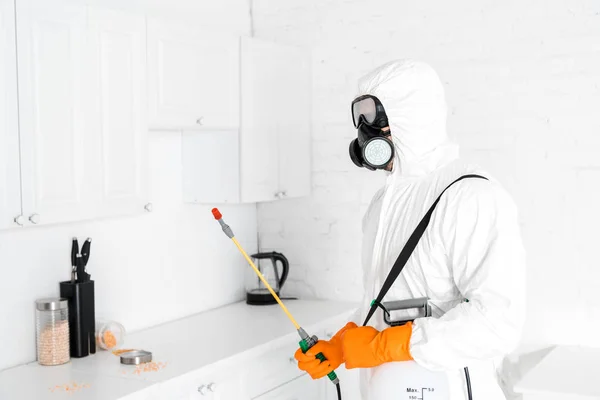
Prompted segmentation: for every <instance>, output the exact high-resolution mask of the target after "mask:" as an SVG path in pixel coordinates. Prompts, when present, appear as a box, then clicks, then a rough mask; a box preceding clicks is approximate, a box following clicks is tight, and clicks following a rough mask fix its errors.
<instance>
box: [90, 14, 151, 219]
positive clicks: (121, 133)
mask: <svg viewBox="0 0 600 400" xmlns="http://www.w3.org/2000/svg"><path fill="white" fill-rule="evenodd" d="M145 31H146V23H145V19H144V17H143V16H137V15H131V14H127V13H121V12H117V11H108V10H102V9H90V12H89V35H90V40H89V46H90V48H91V49H92V50H93V52H92V55H91V62H90V70H91V72H92V74H93V77H92V78H91V82H92V84H93V88H92V93H95V94H96V95H95V96H93V98H92V99H93V100H94V101H93V106H92V121H94V123H93V125H92V126H91V127H90V133H91V137H90V138H89V140H90V142H91V143H92V144H93V148H94V149H96V151H94V152H93V155H92V157H93V165H92V166H91V167H90V175H91V176H90V179H92V180H93V181H94V182H95V185H94V190H95V192H94V199H96V200H97V201H98V206H97V207H98V208H97V209H96V215H97V216H114V215H121V214H133V213H136V212H143V210H144V206H145V204H146V202H147V197H148V182H147V180H148V173H147V153H148V138H147V135H148V133H147V130H148V128H147V114H148V113H147V97H146V35H145Z"/></svg>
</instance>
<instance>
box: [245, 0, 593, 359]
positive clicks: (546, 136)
mask: <svg viewBox="0 0 600 400" xmlns="http://www.w3.org/2000/svg"><path fill="white" fill-rule="evenodd" d="M253 14H254V17H255V22H254V25H255V32H256V36H257V37H260V38H266V39H271V40H276V41H279V42H282V43H290V44H296V45H301V46H306V47H310V48H311V49H312V55H313V92H314V107H313V175H312V177H313V194H312V196H311V197H310V198H307V199H300V200H290V201H285V202H280V203H271V204H266V205H260V206H259V211H258V216H259V233H260V242H261V246H262V247H263V248H276V249H279V250H281V251H282V252H283V253H285V254H286V255H287V256H288V257H289V259H290V260H291V262H292V264H293V265H292V270H291V277H290V284H289V285H290V286H289V288H288V289H289V291H291V292H294V293H296V294H301V295H305V296H317V297H325V298H335V299H348V300H360V298H361V297H360V296H361V293H362V288H361V270H360V266H359V263H360V238H361V231H360V220H361V218H362V215H363V212H364V210H365V208H366V206H367V204H368V202H369V201H370V198H371V196H372V195H373V193H374V192H375V190H376V189H377V188H378V187H379V186H380V185H382V183H383V177H382V176H381V174H377V173H372V172H369V171H365V170H359V169H358V168H356V167H355V166H354V165H353V164H352V162H351V161H350V159H349V157H348V144H349V141H350V140H351V139H352V138H354V137H355V135H356V132H355V130H354V129H353V127H352V124H351V120H350V115H349V105H350V101H351V100H352V99H353V97H354V95H355V90H356V82H357V80H358V78H359V77H360V76H361V75H363V74H365V73H366V72H368V71H369V70H370V69H372V68H373V67H375V66H377V65H379V64H381V63H383V62H386V61H389V60H391V59H395V58H405V57H410V58H416V59H420V60H423V61H426V62H429V63H430V64H432V65H433V66H434V68H435V69H436V70H437V71H438V73H439V74H440V76H441V78H442V81H443V82H444V84H445V86H446V89H447V99H448V103H449V106H450V113H449V131H450V132H451V134H453V135H455V137H456V139H457V140H458V142H459V143H460V144H461V145H462V154H463V155H464V156H465V157H467V158H470V159H472V160H475V161H476V162H478V163H480V164H481V165H482V166H484V167H485V168H486V169H488V170H489V171H490V172H491V173H493V174H494V175H495V176H496V177H497V178H498V179H499V180H500V181H501V182H503V184H504V185H505V186H506V187H507V189H508V190H509V191H510V192H511V193H512V194H513V196H514V198H515V199H516V201H517V203H518V205H519V208H520V211H521V219H522V228H523V232H524V240H525V244H526V247H527V250H528V286H529V304H528V312H529V319H528V324H527V327H526V332H525V336H524V341H523V348H522V350H525V349H526V348H537V347H543V346H545V345H547V344H553V343H571V344H582V345H590V346H598V337H600V296H598V287H599V284H600V261H598V260H599V259H600V258H599V256H598V253H597V249H598V243H599V241H600V236H599V235H598V228H597V227H598V226H599V225H600V157H599V155H600V2H598V1H594V0H579V1H576V0H572V1H571V0H552V1H539V0H526V1H523V0H519V1H516V0H510V1H502V2H496V1H491V0H486V1H479V0H460V1H451V2H450V1H443V0H432V1H397V0H380V1H368V2H367V1H359V0H345V1H317V0H289V1H286V2H281V1H279V0H255V1H254V10H253Z"/></svg>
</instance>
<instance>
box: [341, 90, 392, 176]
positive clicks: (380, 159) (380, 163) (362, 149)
mask: <svg viewBox="0 0 600 400" xmlns="http://www.w3.org/2000/svg"><path fill="white" fill-rule="evenodd" d="M351 110H352V121H353V122H354V127H355V128H356V129H357V132H358V138H357V139H354V140H353V141H352V142H350V158H351V159H352V162H354V164H356V166H357V167H361V168H362V167H365V168H367V169H370V170H371V171H374V170H376V169H385V168H386V167H387V166H388V164H389V163H390V161H392V159H393V158H394V145H393V143H392V141H391V140H390V139H388V138H387V137H386V136H389V135H390V131H389V125H390V124H389V122H388V118H387V115H386V113H385V109H384V108H383V104H381V101H379V99H378V98H377V97H375V96H372V95H370V94H367V95H364V96H360V97H357V98H356V99H354V101H352V106H351ZM383 128H388V130H386V131H383V130H382V129H383Z"/></svg>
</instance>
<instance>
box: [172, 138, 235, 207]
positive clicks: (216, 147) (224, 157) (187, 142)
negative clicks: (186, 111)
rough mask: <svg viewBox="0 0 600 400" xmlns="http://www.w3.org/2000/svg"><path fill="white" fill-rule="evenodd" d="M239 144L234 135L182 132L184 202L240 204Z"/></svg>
mask: <svg viewBox="0 0 600 400" xmlns="http://www.w3.org/2000/svg"><path fill="white" fill-rule="evenodd" d="M238 140H239V135H238V132H237V131H215V132H205V131H202V132H198V131H184V132H183V137H182V141H181V147H182V149H181V155H182V165H183V168H182V169H183V201H185V202H188V203H204V204H222V203H239V201H240V186H239V185H240V177H239V174H240V164H239V160H238V152H237V149H238Z"/></svg>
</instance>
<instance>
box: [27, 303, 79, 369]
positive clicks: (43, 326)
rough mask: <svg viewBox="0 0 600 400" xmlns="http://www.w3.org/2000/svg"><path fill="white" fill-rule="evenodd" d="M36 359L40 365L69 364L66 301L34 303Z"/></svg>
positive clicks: (67, 308)
mask: <svg viewBox="0 0 600 400" xmlns="http://www.w3.org/2000/svg"><path fill="white" fill-rule="evenodd" d="M35 307H36V312H35V317H36V339H37V359H38V363H40V364H41V365H61V364H65V363H67V362H69V360H70V358H71V357H70V349H69V306H68V302H67V300H66V299H60V298H50V299H40V300H37V301H36V302H35Z"/></svg>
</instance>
